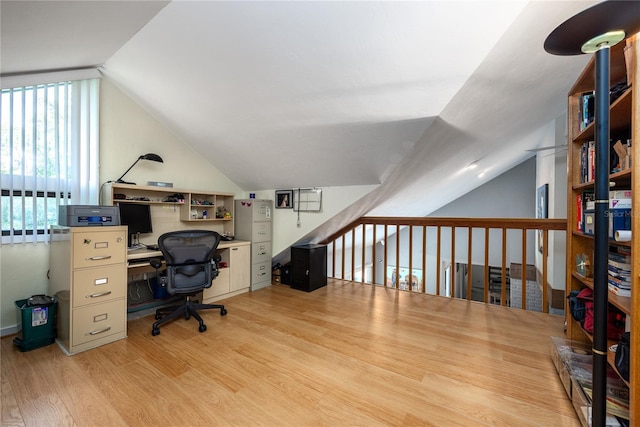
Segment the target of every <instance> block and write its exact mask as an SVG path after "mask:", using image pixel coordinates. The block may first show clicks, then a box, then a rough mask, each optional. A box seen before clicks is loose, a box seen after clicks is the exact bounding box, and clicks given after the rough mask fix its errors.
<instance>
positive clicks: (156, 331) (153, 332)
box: [151, 328, 160, 337]
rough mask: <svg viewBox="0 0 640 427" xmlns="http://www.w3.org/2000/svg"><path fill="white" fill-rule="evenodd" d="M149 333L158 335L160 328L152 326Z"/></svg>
mask: <svg viewBox="0 0 640 427" xmlns="http://www.w3.org/2000/svg"><path fill="white" fill-rule="evenodd" d="M151 335H152V336H154V337H155V336H156V335H160V328H153V329H151Z"/></svg>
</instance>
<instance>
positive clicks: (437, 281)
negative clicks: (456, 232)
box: [436, 225, 442, 295]
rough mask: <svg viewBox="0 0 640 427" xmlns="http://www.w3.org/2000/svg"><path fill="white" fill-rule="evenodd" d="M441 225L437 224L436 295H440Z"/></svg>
mask: <svg viewBox="0 0 640 427" xmlns="http://www.w3.org/2000/svg"><path fill="white" fill-rule="evenodd" d="M441 229H442V227H441V226H439V225H438V238H437V241H436V295H440V270H441V268H440V267H441V265H440V241H441V239H442V231H441Z"/></svg>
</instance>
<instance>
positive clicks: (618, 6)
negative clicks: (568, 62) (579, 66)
mask: <svg viewBox="0 0 640 427" xmlns="http://www.w3.org/2000/svg"><path fill="white" fill-rule="evenodd" d="M620 31H622V32H624V34H626V35H627V36H630V35H632V34H635V33H637V32H638V31H640V2H638V1H605V2H602V3H598V4H596V5H595V6H592V7H590V8H589V9H586V10H584V11H582V12H580V13H578V14H577V15H574V16H573V17H571V18H569V19H567V20H566V21H565V22H563V23H562V24H560V25H559V26H558V27H557V28H556V29H555V30H553V31H552V32H551V34H549V36H548V37H547V39H546V40H545V42H544V50H546V51H547V52H549V53H551V54H553V55H580V54H583V53H587V51H585V50H583V46H584V45H585V44H586V43H588V42H589V41H591V40H594V39H596V40H599V41H600V42H604V43H606V42H607V37H608V36H605V35H607V34H610V37H612V40H611V43H610V44H611V45H614V44H616V43H617V42H619V41H621V40H622V39H624V37H625V36H624V35H623V36H622V39H619V38H618V37H619V35H616V34H619V32H620ZM616 39H617V41H615V40H616Z"/></svg>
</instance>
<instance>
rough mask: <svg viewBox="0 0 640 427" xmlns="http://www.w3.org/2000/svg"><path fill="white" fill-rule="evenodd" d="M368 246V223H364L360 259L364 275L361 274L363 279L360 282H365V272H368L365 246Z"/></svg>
mask: <svg viewBox="0 0 640 427" xmlns="http://www.w3.org/2000/svg"><path fill="white" fill-rule="evenodd" d="M366 247H367V225H366V224H362V261H360V265H361V266H362V267H361V269H362V275H361V276H360V277H361V279H362V280H360V283H364V282H365V280H364V276H365V273H366V272H367V264H366V259H365V258H366V256H365V254H366V252H365V248H366Z"/></svg>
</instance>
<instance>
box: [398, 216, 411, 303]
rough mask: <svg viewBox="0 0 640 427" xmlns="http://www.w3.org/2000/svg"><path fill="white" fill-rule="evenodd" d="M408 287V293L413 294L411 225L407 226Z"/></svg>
mask: <svg viewBox="0 0 640 427" xmlns="http://www.w3.org/2000/svg"><path fill="white" fill-rule="evenodd" d="M398 252H400V251H398ZM408 286H409V291H411V292H413V225H410V226H409V284H408Z"/></svg>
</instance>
